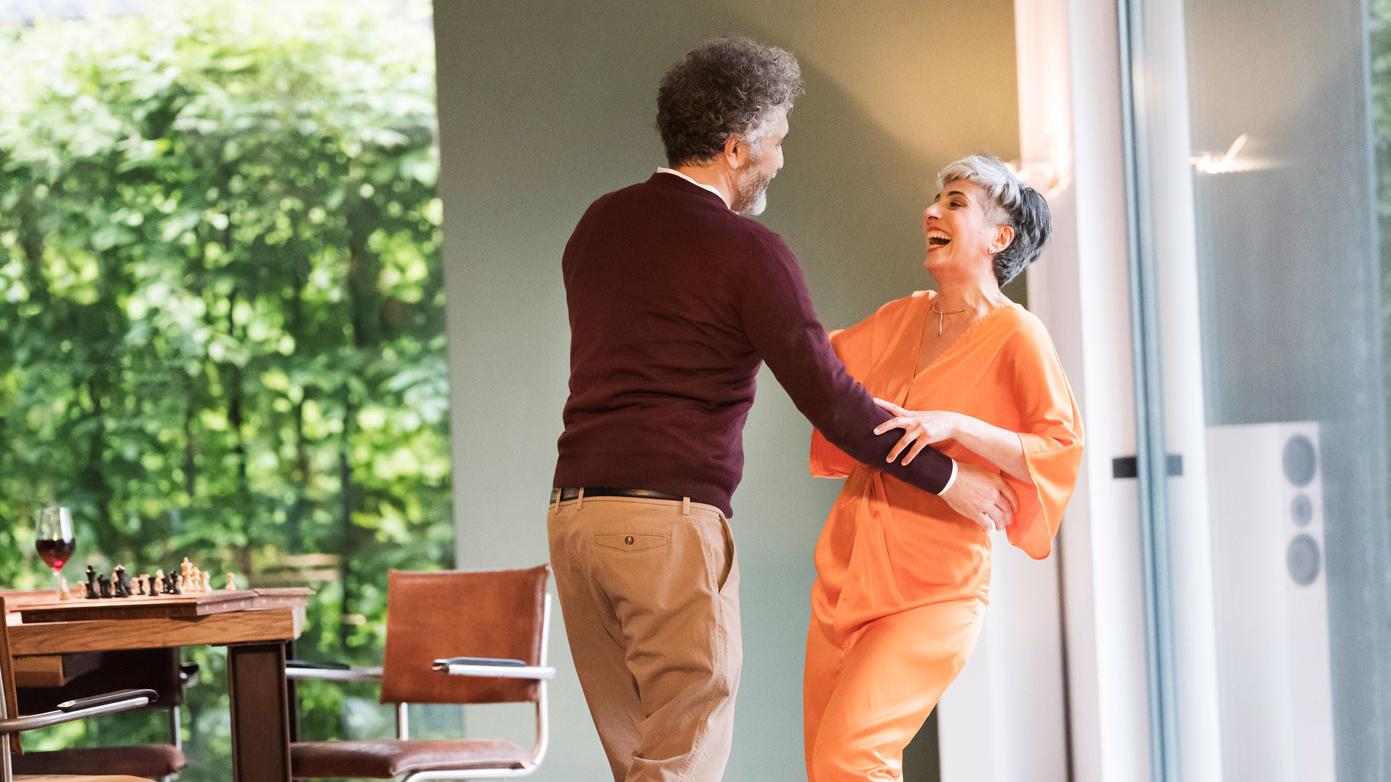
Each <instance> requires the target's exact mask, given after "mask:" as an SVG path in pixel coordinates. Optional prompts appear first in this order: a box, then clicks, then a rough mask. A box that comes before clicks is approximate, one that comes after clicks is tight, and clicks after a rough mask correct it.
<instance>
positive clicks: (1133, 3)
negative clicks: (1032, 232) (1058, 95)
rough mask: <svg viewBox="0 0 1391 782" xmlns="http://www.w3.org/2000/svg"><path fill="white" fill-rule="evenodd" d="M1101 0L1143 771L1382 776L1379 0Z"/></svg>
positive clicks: (1390, 627)
mask: <svg viewBox="0 0 1391 782" xmlns="http://www.w3.org/2000/svg"><path fill="white" fill-rule="evenodd" d="M1120 5H1121V8H1122V14H1121V25H1122V30H1121V39H1122V41H1123V46H1122V58H1123V59H1124V60H1125V64H1124V67H1123V72H1125V75H1126V79H1125V81H1126V85H1125V86H1126V89H1127V91H1128V92H1127V96H1126V101H1125V103H1126V110H1127V117H1128V128H1127V142H1128V149H1129V151H1130V154H1129V155H1128V156H1127V158H1128V162H1127V168H1128V172H1127V174H1128V179H1129V201H1130V233H1131V238H1132V248H1131V255H1132V258H1131V264H1132V266H1131V268H1132V300H1133V306H1134V325H1135V332H1136V334H1137V337H1136V340H1135V344H1136V361H1137V371H1136V389H1137V396H1136V403H1137V408H1139V409H1138V416H1137V418H1138V420H1139V421H1140V431H1139V439H1140V443H1141V447H1140V451H1141V458H1140V459H1139V462H1140V471H1141V473H1142V475H1141V493H1142V495H1143V496H1144V497H1145V500H1144V501H1143V502H1142V505H1143V506H1145V510H1144V512H1145V514H1146V521H1147V523H1148V524H1149V531H1150V542H1151V544H1152V545H1151V546H1150V547H1148V548H1147V549H1146V553H1145V561H1146V566H1147V567H1146V578H1147V589H1148V595H1147V597H1148V599H1147V606H1148V609H1149V610H1148V613H1149V614H1150V615H1149V617H1148V623H1149V625H1150V633H1151V643H1150V657H1151V659H1150V670H1151V692H1150V697H1151V701H1152V703H1153V706H1154V709H1153V712H1152V713H1153V714H1154V716H1155V718H1154V719H1152V720H1151V722H1152V725H1151V730H1152V733H1153V742H1152V745H1153V747H1154V758H1155V759H1154V771H1155V774H1154V778H1155V779H1167V780H1184V782H1189V781H1190V780H1209V779H1211V780H1220V779H1224V780H1228V782H1244V781H1245V780H1264V781H1271V782H1279V781H1281V780H1289V781H1290V782H1294V781H1295V780H1301V781H1303V780H1320V781H1322V780H1382V779H1391V738H1389V737H1391V532H1389V530H1391V524H1388V507H1387V499H1386V487H1387V483H1388V478H1391V475H1389V474H1388V460H1387V458H1386V451H1387V425H1386V423H1387V415H1386V412H1387V405H1388V393H1387V382H1386V380H1387V378H1386V374H1385V370H1386V367H1387V366H1391V362H1388V361H1387V357H1386V355H1385V351H1386V347H1385V345H1386V340H1385V339H1384V336H1383V334H1384V329H1385V326H1386V323H1387V317H1388V314H1387V313H1388V311H1389V308H1388V301H1389V300H1388V298H1387V293H1386V291H1387V288H1386V280H1387V278H1388V275H1387V274H1386V273H1385V271H1386V265H1387V263H1388V261H1389V260H1391V253H1388V252H1387V251H1386V250H1385V249H1383V247H1382V245H1381V242H1380V239H1379V235H1384V234H1385V233H1386V232H1385V231H1382V230H1380V228H1381V227H1380V225H1379V222H1380V221H1384V220H1386V219H1387V215H1391V192H1388V191H1387V190H1386V188H1385V187H1379V183H1380V182H1382V181H1383V180H1386V181H1391V168H1388V166H1391V158H1388V157H1387V150H1388V149H1391V144H1389V143H1388V139H1389V138H1391V133H1388V126H1389V125H1391V122H1388V114H1391V110H1388V108H1391V99H1389V98H1388V96H1391V92H1388V85H1391V81H1388V78H1391V32H1389V31H1388V27H1387V21H1386V20H1387V17H1388V13H1387V11H1388V8H1391V3H1388V2H1387V1H1386V0H1372V2H1371V7H1370V13H1369V9H1368V8H1367V7H1365V5H1364V3H1363V2H1360V0H1331V2H1327V3H1297V2H1289V1H1281V2H1275V3H1271V2H1265V1H1264V0H1185V1H1184V2H1179V0H1120ZM1383 104H1389V105H1388V108H1383Z"/></svg>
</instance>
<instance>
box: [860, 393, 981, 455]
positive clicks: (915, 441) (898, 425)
mask: <svg viewBox="0 0 1391 782" xmlns="http://www.w3.org/2000/svg"><path fill="white" fill-rule="evenodd" d="M874 403H875V404H876V405H879V406H880V407H882V408H884V409H885V410H888V411H889V412H890V413H893V415H894V417H893V418H890V419H889V420H887V421H885V422H884V423H882V424H880V425H878V426H877V427H875V428H874V433H875V434H883V433H885V432H887V431H889V430H890V429H902V430H903V437H901V438H899V441H898V442H897V443H895V444H894V447H893V448H892V449H890V450H889V456H888V458H886V459H885V460H884V461H886V462H893V461H894V460H895V459H897V458H898V457H899V454H901V453H903V451H904V450H905V449H908V455H907V456H905V457H903V463H904V464H912V463H913V459H915V458H917V455H918V454H920V453H922V450H923V449H924V448H926V447H927V446H929V445H934V444H936V443H940V442H942V441H943V440H952V439H955V438H956V436H957V435H958V434H959V433H960V431H961V423H962V421H963V420H964V419H965V416H963V415H961V414H960V413H953V412H951V411H948V410H905V409H904V408H902V407H899V406H898V405H896V404H894V403H893V402H889V401H886V400H883V399H879V398H877V397H876V398H875V400H874ZM910 446H911V448H910Z"/></svg>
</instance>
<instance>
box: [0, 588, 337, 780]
mask: <svg viewBox="0 0 1391 782" xmlns="http://www.w3.org/2000/svg"><path fill="white" fill-rule="evenodd" d="M47 594H48V595H50V596H51V595H52V593H47ZM309 595H310V591H309V590H308V589H262V590H243V591H240V592H233V593H208V594H207V595H206V596H201V597H205V598H206V599H202V600H199V599H195V598H197V597H200V596H193V595H190V596H186V597H185V598H183V599H174V598H130V599H129V600H100V601H87V600H74V601H67V602H63V603H56V602H52V601H48V602H44V601H42V600H36V599H34V598H32V597H30V598H21V599H18V600H16V597H17V595H14V594H7V595H6V596H5V598H6V603H7V608H8V610H10V611H13V612H14V613H17V614H18V615H19V617H20V618H21V619H22V623H19V624H15V623H14V621H13V618H12V617H10V618H9V621H10V651H11V653H12V654H13V655H14V657H15V678H16V684H17V685H19V686H21V687H23V686H26V685H28V686H39V685H44V684H51V683H52V682H53V681H55V680H57V681H63V680H64V679H67V680H70V679H71V678H72V676H74V675H77V674H76V673H74V672H75V671H80V669H82V668H85V667H87V666H90V665H92V664H93V662H92V660H93V655H95V654H98V653H100V652H108V651H116V650H124V649H153V648H170V647H179V646H198V645H204V644H206V645H214V646H226V647H228V649H227V689H228V692H229V694H230V695H231V712H232V778H233V779H234V780H236V782H290V732H291V714H292V706H291V703H290V700H289V690H288V688H287V686H286V681H285V657H286V648H287V645H289V644H290V643H292V642H293V641H294V639H296V638H298V637H299V634H300V632H301V630H302V629H303V626H304V609H305V606H306V605H307V604H308V600H309Z"/></svg>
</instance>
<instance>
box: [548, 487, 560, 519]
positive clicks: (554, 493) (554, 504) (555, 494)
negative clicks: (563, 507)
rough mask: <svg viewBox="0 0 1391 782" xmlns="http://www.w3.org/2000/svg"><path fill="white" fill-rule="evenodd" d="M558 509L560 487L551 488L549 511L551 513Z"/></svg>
mask: <svg viewBox="0 0 1391 782" xmlns="http://www.w3.org/2000/svg"><path fill="white" fill-rule="evenodd" d="M557 510H560V489H552V490H551V501H550V511H551V512H552V513H554V512H556V511H557Z"/></svg>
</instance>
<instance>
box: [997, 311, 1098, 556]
mask: <svg viewBox="0 0 1391 782" xmlns="http://www.w3.org/2000/svg"><path fill="white" fill-rule="evenodd" d="M1008 360H1009V361H1010V378H1011V380H1012V387H1011V388H1010V393H1012V394H1013V396H1014V398H1015V399H1016V400H1018V405H1019V412H1020V420H1021V426H1020V432H1019V440H1020V442H1021V443H1022V445H1023V448H1024V461H1025V463H1026V464H1027V466H1028V471H1029V480H1028V481H1020V480H1018V479H1016V478H1014V477H1012V476H1006V478H1007V479H1008V480H1009V482H1010V485H1011V487H1012V488H1013V489H1014V491H1015V494H1016V495H1018V497H1019V507H1018V510H1017V511H1016V512H1015V514H1014V519H1013V520H1012V521H1011V522H1010V524H1009V526H1008V527H1007V528H1006V533H1007V535H1008V537H1009V542H1010V543H1012V544H1013V545H1014V546H1016V547H1018V548H1019V549H1021V550H1023V551H1024V553H1026V554H1028V555H1029V556H1030V557H1033V558H1034V559H1044V558H1045V557H1047V556H1048V553H1049V552H1050V551H1051V550H1052V542H1053V536H1054V535H1056V534H1057V533H1058V525H1059V524H1060V523H1061V521H1062V516H1063V509H1064V508H1066V507H1067V503H1068V500H1069V499H1071V497H1072V490H1073V488H1074V487H1075V486H1076V485H1077V474H1078V472H1079V471H1080V469H1081V464H1082V447H1083V439H1084V434H1083V429H1082V414H1081V412H1080V411H1079V410H1078V409H1077V401H1076V400H1075V399H1074V398H1073V396H1072V389H1071V387H1070V386H1069V385H1068V382H1067V376H1066V375H1065V374H1063V367H1062V362H1061V361H1060V360H1059V359H1058V353H1057V351H1056V350H1055V349H1054V347H1053V341H1052V340H1051V339H1050V338H1049V336H1048V332H1047V331H1046V330H1045V329H1044V328H1043V325H1042V324H1037V325H1036V327H1035V328H1032V329H1029V330H1026V331H1024V332H1021V333H1020V334H1019V335H1018V337H1017V338H1016V339H1014V340H1012V345H1011V349H1010V351H1009V354H1008Z"/></svg>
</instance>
